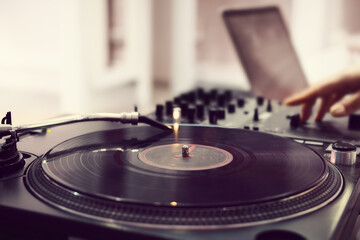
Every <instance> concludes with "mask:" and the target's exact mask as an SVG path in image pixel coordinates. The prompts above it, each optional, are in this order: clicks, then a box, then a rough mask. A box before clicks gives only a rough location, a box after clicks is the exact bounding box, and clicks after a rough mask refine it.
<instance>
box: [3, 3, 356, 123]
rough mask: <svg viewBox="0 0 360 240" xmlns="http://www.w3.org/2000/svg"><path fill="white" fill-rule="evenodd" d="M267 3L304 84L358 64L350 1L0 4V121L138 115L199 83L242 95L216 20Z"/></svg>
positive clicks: (242, 83)
mask: <svg viewBox="0 0 360 240" xmlns="http://www.w3.org/2000/svg"><path fill="white" fill-rule="evenodd" d="M269 5H277V6H279V7H280V8H281V10H282V13H283V15H284V18H285V20H286V23H287V25H288V28H289V31H290V33H291V36H292V40H293V43H294V45H295V48H296V51H297V53H298V55H299V58H300V61H301V63H302V66H303V68H304V71H305V74H306V76H307V78H308V79H309V81H310V83H315V82H317V81H321V80H322V79H323V78H324V77H326V76H329V75H331V74H333V73H335V72H337V71H339V70H341V69H343V68H344V67H346V66H348V65H350V64H353V63H356V62H360V14H358V13H359V12H360V1H358V0H317V1H311V0H271V1H270V0H32V1H25V0H0V82H1V87H0V110H1V111H0V114H1V115H5V113H6V112H7V111H12V114H13V122H14V123H15V124H21V123H29V122H33V121H38V120H41V119H46V118H51V117H55V116H59V115H62V114H72V113H90V112H122V111H132V110H133V108H134V105H135V104H136V105H137V106H138V108H139V112H140V113H142V114H146V113H149V112H150V111H152V110H153V109H154V106H155V104H156V103H162V102H164V101H165V100H167V99H170V98H172V97H173V96H174V95H176V94H179V93H181V92H184V91H186V90H190V89H192V88H194V87H195V86H196V85H197V84H198V83H200V82H201V83H205V84H207V83H209V84H217V85H219V84H221V85H224V86H233V87H238V88H242V89H249V84H248V82H247V79H246V76H245V74H244V72H243V69H242V67H241V65H240V63H239V61H238V58H237V56H236V53H235V50H234V47H233V46H232V43H231V41H230V38H229V36H228V33H227V31H226V29H225V25H224V23H223V21H222V18H221V13H222V11H223V10H224V9H231V8H248V7H255V6H269Z"/></svg>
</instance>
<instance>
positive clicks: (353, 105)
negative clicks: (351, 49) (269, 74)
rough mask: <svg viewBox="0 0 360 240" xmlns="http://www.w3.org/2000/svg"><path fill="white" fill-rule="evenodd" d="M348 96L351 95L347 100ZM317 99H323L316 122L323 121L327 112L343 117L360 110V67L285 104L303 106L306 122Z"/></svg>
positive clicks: (296, 96)
mask: <svg viewBox="0 0 360 240" xmlns="http://www.w3.org/2000/svg"><path fill="white" fill-rule="evenodd" d="M348 94H351V95H350V96H348V97H346V98H345V96H347V95H348ZM317 98H320V99H321V103H320V106H319V109H318V111H317V114H316V116H315V121H321V120H322V119H323V117H324V115H325V114H326V113H327V112H330V113H331V114H332V115H333V116H335V117H342V116H346V115H349V114H351V113H353V112H355V111H356V110H358V109H360V65H357V66H352V67H350V68H348V69H346V70H345V71H343V72H341V73H339V74H337V75H334V76H332V77H330V78H328V79H327V80H326V81H325V82H324V83H321V84H318V85H315V86H313V87H310V88H308V89H306V90H304V91H303V92H301V93H298V94H295V95H293V96H290V97H288V98H287V99H285V100H284V102H285V104H287V105H290V106H295V105H300V104H302V110H301V121H302V122H306V121H307V120H308V119H309V117H310V116H311V112H312V108H313V106H314V104H315V102H316V100H317Z"/></svg>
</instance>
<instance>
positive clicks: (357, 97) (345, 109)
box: [330, 91, 360, 117]
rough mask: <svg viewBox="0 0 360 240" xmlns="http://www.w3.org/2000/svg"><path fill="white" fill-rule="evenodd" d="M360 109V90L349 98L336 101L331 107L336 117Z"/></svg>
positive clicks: (331, 111)
mask: <svg viewBox="0 0 360 240" xmlns="http://www.w3.org/2000/svg"><path fill="white" fill-rule="evenodd" d="M358 109H360V91H358V92H356V93H355V94H353V95H351V96H350V97H349V98H344V99H343V100H341V101H339V102H337V103H335V104H334V105H333V106H331V108H330V113H331V114H332V115H333V116H335V117H342V116H346V115H349V114H351V113H353V112H355V111H356V110H358Z"/></svg>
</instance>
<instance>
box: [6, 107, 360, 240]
mask: <svg viewBox="0 0 360 240" xmlns="http://www.w3.org/2000/svg"><path fill="white" fill-rule="evenodd" d="M139 116H140V115H139V114H138V113H132V114H128V115H126V114H125V115H121V117H119V115H111V116H109V115H106V116H105V117H104V116H102V115H101V116H99V115H97V116H92V117H91V118H88V117H83V118H79V117H77V118H76V119H77V121H80V122H76V121H72V120H71V119H69V118H67V119H62V120H61V124H63V123H68V124H66V125H61V126H58V125H60V123H59V121H52V122H51V123H47V124H43V125H42V126H48V127H49V126H56V127H51V128H50V129H51V131H37V132H34V131H33V130H34V129H37V128H39V127H40V125H29V126H26V127H17V128H16V127H9V124H5V125H4V124H3V125H2V126H3V127H2V135H3V139H4V142H3V143H2V150H3V152H2V154H3V155H2V159H1V164H2V174H1V178H0V189H1V195H0V211H1V213H2V216H1V218H0V219H1V220H0V223H1V224H0V230H1V234H2V235H1V234H0V236H4V238H6V237H8V238H20V239H21V238H25V236H26V239H32V238H33V239H42V238H44V239H45V238H47V239H49V238H57V239H68V238H73V237H75V238H77V237H78V238H82V239H83V238H85V239H98V238H102V239H103V238H110V237H111V238H114V237H118V238H122V237H123V238H126V239H189V238H191V239H219V238H225V239H257V240H258V239H259V240H261V239H263V240H264V239H274V237H275V238H276V239H344V237H346V238H345V239H349V238H347V237H349V236H350V235H351V232H352V229H353V226H354V224H355V221H356V218H357V211H358V209H359V206H358V205H359V204H358V190H357V188H356V187H355V185H356V184H357V180H358V177H359V171H358V167H357V164H356V163H354V165H352V166H344V165H341V164H338V163H340V162H336V163H337V164H335V165H334V164H332V163H330V162H329V161H328V159H325V158H324V156H323V154H324V149H320V150H319V149H314V148H309V147H308V146H306V145H304V144H300V143H298V142H296V141H293V140H291V139H288V138H283V137H279V136H275V135H272V134H268V133H263V132H259V131H250V130H243V129H238V128H225V127H219V126H217V127H216V126H210V125H197V124H180V127H179V128H177V127H175V126H174V130H170V131H169V129H168V127H166V126H165V125H163V124H161V123H159V122H156V121H153V120H151V119H148V118H147V117H142V116H141V117H139ZM116 119H117V120H118V119H122V120H121V121H120V122H123V123H133V124H137V123H138V122H144V123H147V124H151V125H153V126H155V127H153V126H146V125H145V124H139V126H125V125H123V126H122V125H119V124H118V123H113V122H107V121H116ZM139 119H140V121H139ZM91 120H97V121H95V122H84V121H91ZM98 120H102V121H98ZM3 123H11V118H9V117H8V118H7V119H5V120H3ZM70 123H71V124H70ZM4 129H5V130H4ZM5 132H7V134H5ZM5 135H6V136H5ZM18 138H20V139H18ZM18 140H19V141H18ZM9 146H11V151H10V150H8V149H7V148H9ZM351 146H352V145H350V147H349V146H348V145H346V144H342V143H338V146H337V148H336V146H334V149H335V148H336V149H337V150H338V151H337V154H340V153H339V152H346V153H348V152H354V149H351ZM355 150H356V148H355ZM4 151H5V152H7V153H11V154H8V155H4ZM334 152H336V151H334ZM10 155H11V157H10ZM345 155H346V154H345ZM345 155H344V154H343V155H341V156H345ZM4 159H5V160H4ZM14 159H15V160H14ZM9 162H11V163H10V164H9ZM9 165H14V166H16V167H12V168H11V169H10V168H9V167H4V166H9ZM24 165H25V166H24ZM23 166H24V167H23ZM4 169H6V170H4ZM19 229H21V233H20V232H19Z"/></svg>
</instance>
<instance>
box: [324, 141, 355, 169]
mask: <svg viewBox="0 0 360 240" xmlns="http://www.w3.org/2000/svg"><path fill="white" fill-rule="evenodd" d="M330 162H331V163H334V164H337V165H348V166H350V165H354V164H355V163H356V147H355V146H354V145H352V144H350V143H346V142H342V141H339V142H336V143H334V144H333V145H332V150H331V157H330Z"/></svg>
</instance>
